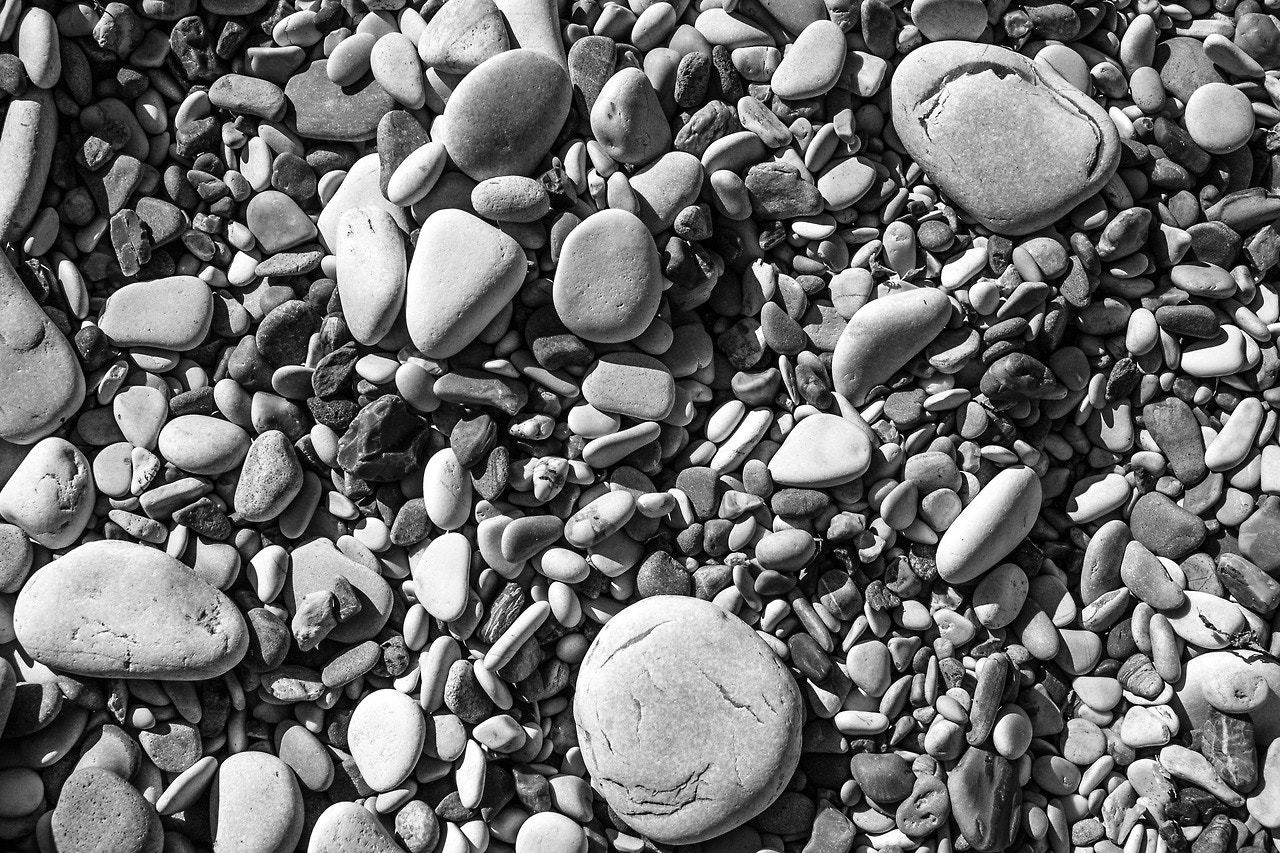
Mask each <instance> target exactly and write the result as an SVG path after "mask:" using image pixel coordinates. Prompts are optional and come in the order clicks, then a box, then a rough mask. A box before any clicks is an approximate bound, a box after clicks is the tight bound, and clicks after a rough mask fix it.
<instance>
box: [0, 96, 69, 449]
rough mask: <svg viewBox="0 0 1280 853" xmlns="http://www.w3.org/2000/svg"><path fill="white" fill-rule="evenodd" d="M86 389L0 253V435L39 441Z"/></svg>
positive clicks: (61, 340) (62, 341)
mask: <svg viewBox="0 0 1280 853" xmlns="http://www.w3.org/2000/svg"><path fill="white" fill-rule="evenodd" d="M10 114H12V111H11V113H10ZM50 147H52V146H50ZM84 390H85V388H84V374H83V373H82V372H81V370H80V364H79V363H78V362H77V361H76V355H75V351H74V350H73V349H72V348H71V344H69V343H68V342H67V339H66V338H65V337H64V336H63V334H62V332H60V331H59V330H58V327H57V326H55V325H54V324H53V321H52V320H50V319H49V317H48V315H46V314H45V313H44V311H43V310H41V308H40V306H39V304H38V303H37V302H36V300H35V299H34V298H32V296H31V292H30V291H29V290H27V288H26V285H24V284H23V283H22V280H21V279H20V278H18V274H17V272H16V271H15V270H14V268H13V265H12V264H10V263H9V259H8V257H7V256H2V255H0V439H3V440H4V441H12V442H17V443H19V444H30V443H32V442H35V441H38V440H39V439H41V438H43V437H44V436H46V435H48V434H49V433H51V432H53V431H54V430H55V429H57V428H58V427H59V426H61V425H62V423H63V422H64V421H65V420H66V419H67V418H69V417H71V415H72V414H73V413H74V412H75V410H76V409H77V408H79V407H80V403H81V402H82V401H83V399H84Z"/></svg>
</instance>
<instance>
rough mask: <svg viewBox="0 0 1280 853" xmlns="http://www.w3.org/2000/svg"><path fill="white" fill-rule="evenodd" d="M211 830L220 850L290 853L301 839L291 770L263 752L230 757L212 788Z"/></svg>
mask: <svg viewBox="0 0 1280 853" xmlns="http://www.w3.org/2000/svg"><path fill="white" fill-rule="evenodd" d="M209 826H210V829H211V830H212V832H213V835H214V838H216V839H217V844H218V848H219V849H222V848H223V847H226V848H227V849H228V850H241V851H244V853H271V851H275V850H292V849H293V848H294V846H295V845H297V843H298V839H299V838H300V837H301V836H302V792H301V790H300V789H299V788H298V780H297V778H296V777H295V776H294V773H293V770H292V769H291V768H290V767H289V765H288V764H285V763H284V762H283V761H281V760H280V759H279V758H277V757H275V756H274V755H271V754H269V753H265V752H255V751H253V750H250V751H248V752H240V753H236V754H235V755H231V756H228V757H227V758H226V759H224V760H223V762H222V764H221V765H220V766H219V767H218V773H217V776H215V777H214V780H213V785H212V786H210V790H209Z"/></svg>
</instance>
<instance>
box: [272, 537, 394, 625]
mask: <svg viewBox="0 0 1280 853" xmlns="http://www.w3.org/2000/svg"><path fill="white" fill-rule="evenodd" d="M290 557H291V568H290V571H289V578H288V581H287V582H286V583H285V585H284V589H283V591H282V596H283V601H284V604H285V606H286V607H287V608H288V609H289V612H290V613H294V612H296V611H297V609H298V606H299V605H300V604H301V603H302V601H303V599H305V598H306V597H307V596H308V595H310V594H311V593H313V592H324V591H330V592H332V590H333V584H334V579H335V578H342V579H344V580H346V581H347V582H348V583H349V584H350V585H351V588H352V591H353V592H354V594H355V598H356V600H357V601H359V603H360V610H359V612H358V613H356V614H355V615H354V616H352V617H351V618H349V619H347V621H345V622H339V623H338V625H337V627H335V628H334V629H333V630H332V631H330V632H329V639H331V640H333V641H334V642H337V643H358V642H360V641H361V640H368V639H370V638H372V637H374V636H376V635H377V633H378V632H379V631H381V630H382V627H383V626H384V625H386V624H387V619H388V618H389V617H390V616H391V605H392V593H391V587H390V586H389V585H388V584H387V581H386V580H385V579H384V578H383V577H382V575H380V574H378V573H377V572H375V571H373V570H372V569H369V568H368V567H366V566H364V565H361V564H360V563H357V562H355V561H354V560H351V559H349V558H347V557H346V556H345V555H343V554H342V553H341V552H340V551H338V549H337V548H336V547H334V545H333V543H332V542H330V541H328V540H327V539H314V540H312V541H311V542H308V543H307V544H305V545H303V546H302V547H300V548H295V549H294V550H293V553H292V554H291V555H290Z"/></svg>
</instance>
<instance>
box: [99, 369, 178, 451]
mask: <svg viewBox="0 0 1280 853" xmlns="http://www.w3.org/2000/svg"><path fill="white" fill-rule="evenodd" d="M111 413H112V414H113V415H114V416H115V419H116V423H117V424H119V425H120V432H121V433H123V434H124V437H125V439H126V440H127V441H128V442H129V443H130V444H132V445H133V446H134V447H144V448H146V449H147V450H155V447H156V441H157V440H158V439H159V438H160V430H161V429H162V428H163V427H164V424H165V421H167V420H168V418H169V395H168V394H167V393H165V392H163V391H161V390H159V389H158V388H152V387H151V386H150V385H134V386H133V387H130V388H125V389H123V390H122V391H120V392H119V393H118V394H116V396H115V399H113V400H112V401H111Z"/></svg>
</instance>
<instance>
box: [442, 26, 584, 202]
mask: <svg viewBox="0 0 1280 853" xmlns="http://www.w3.org/2000/svg"><path fill="white" fill-rule="evenodd" d="M571 101H572V87H571V86H570V85H569V75H568V73H567V72H566V71H565V70H564V68H562V67H561V66H560V64H559V63H558V62H556V61H555V60H553V59H551V58H550V57H548V56H544V55H543V54H541V53H538V52H537V51H533V50H509V51H506V52H505V53H500V54H498V55H497V56H494V57H492V58H491V59H487V60H485V61H484V62H482V63H481V64H480V65H479V66H478V67H477V68H476V69H475V70H474V71H472V72H471V73H470V74H468V75H467V76H466V77H464V78H463V79H462V82H461V83H459V84H458V88H456V89H454V90H453V94H452V95H451V96H450V97H449V103H448V104H446V105H445V110H444V115H443V116H442V119H443V121H444V135H443V138H442V141H443V142H444V147H445V148H446V149H447V150H448V152H449V156H450V157H451V158H452V159H453V162H454V163H456V164H457V166H458V168H459V169H461V170H462V171H463V172H465V173H466V174H468V175H470V176H471V177H472V178H473V179H475V180H477V181H483V180H484V179H485V178H493V177H497V176H498V175H527V174H529V173H530V172H532V171H533V169H534V167H536V166H537V165H538V163H540V162H541V161H542V158H543V157H544V156H546V154H547V152H548V151H549V150H550V149H551V144H552V143H553V142H555V139H556V135H557V134H559V133H560V127H561V126H562V125H563V124H564V120H565V117H566V116H567V115H568V114H569V104H570V102H571Z"/></svg>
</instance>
